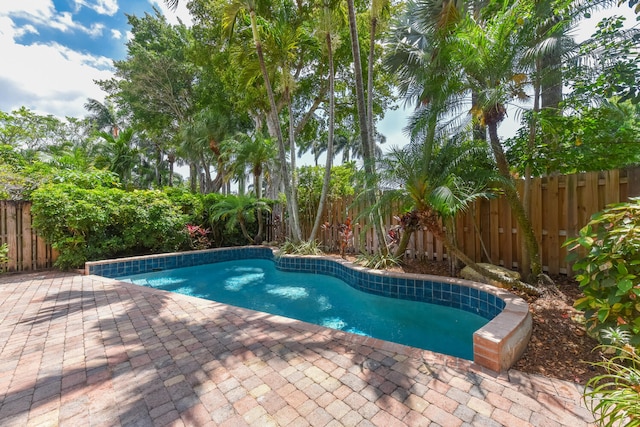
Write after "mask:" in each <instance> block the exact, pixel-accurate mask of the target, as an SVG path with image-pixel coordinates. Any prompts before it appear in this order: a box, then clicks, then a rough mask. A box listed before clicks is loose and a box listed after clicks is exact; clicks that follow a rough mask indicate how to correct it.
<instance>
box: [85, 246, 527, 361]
mask: <svg viewBox="0 0 640 427" xmlns="http://www.w3.org/2000/svg"><path fill="white" fill-rule="evenodd" d="M225 251H226V252H233V253H236V254H238V253H242V254H243V255H251V256H245V257H244V258H252V257H256V258H266V259H273V260H274V261H275V262H276V265H278V261H279V260H280V261H282V260H297V259H304V260H311V261H312V260H324V261H330V262H333V263H336V265H341V266H343V267H345V268H347V269H350V270H353V271H354V272H357V273H364V274H367V275H370V276H372V277H376V278H379V280H380V282H382V281H383V278H391V279H393V278H398V279H405V280H412V279H413V280H419V281H426V282H434V283H441V284H449V285H456V286H461V287H465V288H470V289H476V290H478V291H481V292H484V293H486V294H489V295H494V296H495V297H496V298H498V299H500V300H501V301H503V302H504V307H503V309H502V311H501V312H499V313H498V314H497V315H496V316H495V317H493V319H491V320H489V322H488V323H487V324H486V325H485V326H483V327H482V328H480V329H478V330H477V331H476V332H475V333H474V334H473V363H474V364H476V365H478V366H479V367H482V368H485V369H487V370H488V371H489V372H493V373H497V374H500V373H503V372H506V371H507V370H508V369H509V368H510V367H511V366H512V365H513V364H514V363H515V362H516V361H517V360H518V359H519V358H520V356H521V355H522V353H523V352H524V351H525V349H526V346H527V344H528V342H529V339H530V337H531V334H532V331H533V318H532V316H531V314H530V312H529V306H528V304H527V303H526V301H524V300H523V299H522V298H520V297H518V296H516V295H514V294H511V293H510V292H508V291H506V290H504V289H500V288H497V287H494V286H491V285H487V284H483V283H479V282H473V281H469V280H465V279H458V278H451V277H444V276H434V275H427V274H414V273H399V272H392V271H382V270H372V269H369V268H366V267H363V266H360V265H356V264H353V263H352V262H350V261H347V260H344V259H339V258H334V257H329V256H323V255H313V256H298V255H283V256H280V255H277V249H276V248H271V247H264V246H248V247H247V246H245V247H233V248H218V249H205V250H201V251H189V252H175V253H165V254H154V255H145V256H137V257H128V258H116V259H111V260H103V261H92V262H87V263H86V264H85V269H84V274H85V275H98V276H102V274H101V273H100V270H104V271H110V270H108V269H109V268H111V266H113V265H122V266H125V265H128V266H132V265H134V266H137V265H140V264H142V265H144V267H143V269H144V268H146V269H147V270H146V271H157V270H163V269H169V268H175V267H176V266H177V265H175V263H176V259H178V258H180V259H181V260H182V261H185V263H186V265H180V266H181V267H182V266H188V265H201V264H206V263H209V262H212V261H211V257H215V256H216V255H220V254H223V253H224V252H225ZM267 254H269V255H267ZM234 259H242V258H238V257H229V258H228V259H216V260H214V261H213V262H220V261H225V260H234ZM167 260H169V261H170V262H168V264H167ZM207 260H208V261H207ZM309 264H310V263H309ZM123 268H124V267H123ZM285 269H286V268H285ZM299 271H305V270H299ZM137 272H144V271H137ZM312 272H313V271H312ZM316 273H318V274H327V273H326V272H323V271H316ZM126 274H131V273H126ZM126 274H121V275H126ZM329 275H331V274H329ZM104 277H108V278H113V277H109V275H106V276H104ZM372 281H375V279H374V280H372ZM349 285H350V286H353V287H356V286H354V285H352V284H351V283H349ZM356 288H357V289H359V288H358V287H356ZM360 290H363V289H360ZM363 291H365V292H367V290H363ZM339 332H342V333H345V334H349V333H348V332H344V331H339ZM351 335H355V334H351ZM362 338H365V340H364V341H363V342H369V341H370V340H375V341H379V343H378V344H379V345H380V346H382V347H384V346H385V343H387V342H386V341H383V340H378V339H376V338H371V337H362ZM388 344H393V345H394V346H402V344H397V343H391V342H388ZM405 347H407V349H412V347H409V346H405ZM416 350H419V351H426V350H422V349H416ZM443 356H445V357H446V358H451V359H458V361H456V362H455V363H454V364H456V365H458V364H459V362H467V363H471V361H468V360H465V359H461V358H456V357H454V356H448V355H443Z"/></svg>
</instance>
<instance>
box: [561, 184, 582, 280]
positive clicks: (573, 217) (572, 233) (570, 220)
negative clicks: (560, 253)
mask: <svg viewBox="0 0 640 427" xmlns="http://www.w3.org/2000/svg"><path fill="white" fill-rule="evenodd" d="M565 195H566V199H567V202H566V203H565V206H566V218H567V228H566V230H567V235H566V238H567V239H571V238H574V237H576V236H577V235H578V214H579V207H578V176H577V175H568V176H567V180H566V191H565ZM565 241H566V240H565ZM566 254H567V250H566V248H565V249H564V255H565V257H566ZM572 267H573V263H567V266H566V270H565V273H566V274H567V275H569V276H570V275H572V272H573V270H572Z"/></svg>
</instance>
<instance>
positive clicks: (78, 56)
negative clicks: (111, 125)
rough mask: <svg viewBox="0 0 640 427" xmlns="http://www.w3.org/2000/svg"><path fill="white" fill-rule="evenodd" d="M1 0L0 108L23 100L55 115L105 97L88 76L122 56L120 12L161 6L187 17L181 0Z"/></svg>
mask: <svg viewBox="0 0 640 427" xmlns="http://www.w3.org/2000/svg"><path fill="white" fill-rule="evenodd" d="M181 3H182V4H181V5H180V7H179V8H178V10H177V11H175V12H174V11H170V10H168V9H167V7H166V6H165V5H164V2H163V1H162V0H0V52H1V55H2V56H1V59H0V110H1V111H4V112H10V111H12V110H15V109H18V108H20V107H22V106H24V107H27V108H29V109H31V110H33V111H34V112H36V113H38V114H43V115H48V114H52V115H54V116H56V117H59V118H64V117H67V116H68V117H84V116H86V115H87V111H86V110H85V109H84V104H85V102H86V101H87V98H94V99H98V100H100V101H102V100H104V96H105V94H104V92H102V91H101V90H100V88H98V86H97V85H96V84H95V83H94V80H104V79H108V78H110V77H111V76H112V75H113V60H114V59H124V58H125V57H126V53H127V52H126V46H125V43H126V42H127V37H128V31H129V25H128V24H127V16H126V15H127V14H128V15H137V16H143V15H144V13H145V12H147V13H150V14H153V13H154V12H153V8H154V7H156V8H157V9H159V10H161V11H162V12H163V13H164V14H165V15H166V16H167V20H168V21H169V22H172V23H177V19H178V17H180V18H181V19H182V20H183V22H185V23H187V24H188V23H190V22H191V20H190V18H189V14H188V12H187V11H186V8H185V5H186V0H184V1H182V2H181Z"/></svg>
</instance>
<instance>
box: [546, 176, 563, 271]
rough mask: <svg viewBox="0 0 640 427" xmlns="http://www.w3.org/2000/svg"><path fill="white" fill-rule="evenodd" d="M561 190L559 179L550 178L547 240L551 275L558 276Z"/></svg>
mask: <svg viewBox="0 0 640 427" xmlns="http://www.w3.org/2000/svg"><path fill="white" fill-rule="evenodd" d="M559 197H560V194H559V190H558V177H557V176H549V177H548V179H547V206H548V209H545V210H546V211H547V214H546V215H545V217H546V219H547V224H546V229H547V239H548V246H547V250H548V251H549V257H548V265H547V267H548V269H549V273H550V274H558V273H559V272H560V246H559V244H558V240H559V239H558V237H559V234H560V227H559V224H558V222H559V212H558V211H559V207H560V204H559Z"/></svg>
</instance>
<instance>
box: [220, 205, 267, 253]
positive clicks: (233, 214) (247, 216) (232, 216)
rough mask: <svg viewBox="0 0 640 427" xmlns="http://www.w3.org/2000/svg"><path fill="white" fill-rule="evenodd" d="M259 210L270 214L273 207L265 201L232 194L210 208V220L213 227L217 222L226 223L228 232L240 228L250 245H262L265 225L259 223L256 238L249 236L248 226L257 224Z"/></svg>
mask: <svg viewBox="0 0 640 427" xmlns="http://www.w3.org/2000/svg"><path fill="white" fill-rule="evenodd" d="M259 210H262V211H266V212H270V211H271V207H270V206H269V204H268V203H267V201H266V200H264V199H256V198H255V197H250V196H236V195H233V194H230V195H227V196H225V197H223V198H221V199H220V200H219V201H218V202H217V203H215V204H213V205H212V206H211V207H210V209H209V218H210V221H211V222H212V226H214V225H215V222H217V221H225V223H226V228H227V230H233V229H235V228H236V227H237V226H239V227H240V230H241V231H242V235H243V236H244V237H245V238H246V239H247V241H248V243H249V244H252V245H254V244H260V243H262V233H263V227H264V224H263V223H262V222H260V223H258V231H257V233H256V234H255V235H254V236H252V235H251V234H249V229H248V227H247V225H248V224H250V223H255V222H256V215H257V212H258V211H259Z"/></svg>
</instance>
